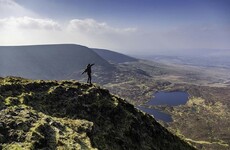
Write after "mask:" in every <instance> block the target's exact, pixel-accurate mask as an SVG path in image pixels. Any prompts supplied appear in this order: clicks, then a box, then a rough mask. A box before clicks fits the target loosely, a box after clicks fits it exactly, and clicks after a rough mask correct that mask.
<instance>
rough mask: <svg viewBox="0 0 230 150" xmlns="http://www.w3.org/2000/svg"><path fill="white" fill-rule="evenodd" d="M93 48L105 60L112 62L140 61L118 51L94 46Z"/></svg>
mask: <svg viewBox="0 0 230 150" xmlns="http://www.w3.org/2000/svg"><path fill="white" fill-rule="evenodd" d="M93 50H94V51H95V52H96V53H97V54H98V55H100V56H101V57H102V58H104V59H105V60H107V61H109V62H111V63H124V62H133V61H138V59H136V58H133V57H130V56H127V55H124V54H121V53H117V52H114V51H110V50H105V49H96V48H93Z"/></svg>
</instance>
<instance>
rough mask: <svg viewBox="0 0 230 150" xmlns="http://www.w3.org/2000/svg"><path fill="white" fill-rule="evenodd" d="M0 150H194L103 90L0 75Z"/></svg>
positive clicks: (146, 115) (94, 87) (129, 105)
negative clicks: (0, 76)
mask: <svg viewBox="0 0 230 150" xmlns="http://www.w3.org/2000/svg"><path fill="white" fill-rule="evenodd" d="M0 85H1V86H0V93H1V96H0V120H1V121H0V148H1V149H16V148H18V149H44V148H47V149H72V148H75V149H101V150H107V149H109V150H113V149H114V150H119V149H138V150H139V149H141V150H145V149H146V150H150V149H151V150H158V149H161V150H168V149H175V150H180V149H181V150H184V149H186V150H190V149H194V148H192V147H190V146H189V145H188V144H187V143H185V142H184V141H182V140H180V139H179V138H178V137H176V136H174V135H173V134H171V133H170V132H168V131H167V130H166V129H165V128H163V127H162V126H161V125H160V124H158V123H157V122H156V121H155V119H154V118H152V117H151V116H150V115H148V114H144V113H142V112H140V111H139V110H137V109H136V108H135V107H134V106H133V105H131V104H129V103H127V102H126V101H125V100H123V99H121V98H118V97H116V96H114V95H111V94H110V93H109V91H108V90H105V89H101V88H100V87H96V86H89V85H86V84H81V83H79V82H76V81H59V82H57V81H43V80H36V81H33V80H26V79H22V78H15V77H7V78H1V79H0Z"/></svg>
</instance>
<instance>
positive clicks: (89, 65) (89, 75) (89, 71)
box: [82, 64, 94, 84]
mask: <svg viewBox="0 0 230 150" xmlns="http://www.w3.org/2000/svg"><path fill="white" fill-rule="evenodd" d="M93 65H94V64H88V65H87V67H86V69H85V71H84V72H82V74H84V73H87V75H88V80H87V83H89V84H92V83H91V80H92V77H91V73H92V70H91V67H92V66H93Z"/></svg>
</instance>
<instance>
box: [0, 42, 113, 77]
mask: <svg viewBox="0 0 230 150" xmlns="http://www.w3.org/2000/svg"><path fill="white" fill-rule="evenodd" d="M88 63H96V64H97V66H101V67H102V68H104V69H106V70H109V69H111V68H113V66H112V65H111V64H110V63H108V62H107V61H106V60H105V59H103V58H102V57H100V56H99V55H98V54H97V53H95V52H94V51H93V50H91V49H90V48H88V47H86V46H81V45H75V44H56V45H35V46H34V45H28V46H0V70H1V72H0V75H1V76H9V75H12V76H22V77H25V78H31V79H66V78H68V76H69V75H70V74H72V73H73V72H81V70H83V69H84V68H85V67H86V65H87V64H88Z"/></svg>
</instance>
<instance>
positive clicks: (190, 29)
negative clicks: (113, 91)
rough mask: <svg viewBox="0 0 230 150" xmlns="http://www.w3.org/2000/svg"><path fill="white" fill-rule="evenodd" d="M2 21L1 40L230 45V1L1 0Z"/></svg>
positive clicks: (144, 46) (156, 46)
mask: <svg viewBox="0 0 230 150" xmlns="http://www.w3.org/2000/svg"><path fill="white" fill-rule="evenodd" d="M0 27H1V28H0V32H1V33H2V34H1V35H4V37H2V38H0V45H24V44H49V43H76V44H82V45H86V46H89V47H98V48H108V49H112V50H117V51H124V52H133V53H140V52H143V51H146V52H154V51H160V50H163V49H174V50H175V49H202V48H203V49H230V1H229V0H0ZM1 43H2V44H1Z"/></svg>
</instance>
